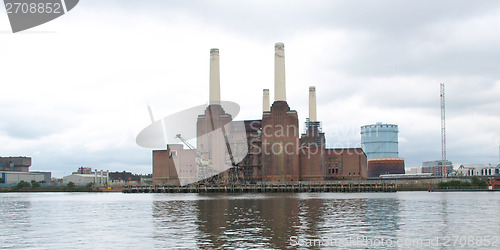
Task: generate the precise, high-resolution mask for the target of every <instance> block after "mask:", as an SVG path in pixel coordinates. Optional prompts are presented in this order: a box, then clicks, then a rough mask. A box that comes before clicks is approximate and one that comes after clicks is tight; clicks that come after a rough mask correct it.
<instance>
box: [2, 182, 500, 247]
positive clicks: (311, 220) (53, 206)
mask: <svg viewBox="0 0 500 250" xmlns="http://www.w3.org/2000/svg"><path fill="white" fill-rule="evenodd" d="M499 235H500V192H475V193H438V192H433V193H428V192H397V193H301V194H293V193H286V194H283V193H280V194H122V193H0V248H15V249H20V248H29V249H68V248H79V249H90V248H92V249H93V248H97V249H101V248H106V249H151V248H160V249H166V248H182V249H186V248H189V249H193V248H229V249H230V248H244V249H246V248H259V249H261V248H280V249H282V248H291V249H294V248H325V249H326V248H336V249H353V248H356V249H375V248H385V249H429V248H439V249H457V248H461V249H500V238H499V237H500V236H499Z"/></svg>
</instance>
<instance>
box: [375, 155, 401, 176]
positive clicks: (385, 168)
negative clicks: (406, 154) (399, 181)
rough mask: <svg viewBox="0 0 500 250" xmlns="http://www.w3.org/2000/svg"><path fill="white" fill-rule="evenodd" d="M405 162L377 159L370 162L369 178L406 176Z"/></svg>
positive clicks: (393, 159)
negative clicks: (390, 175) (391, 175)
mask: <svg viewBox="0 0 500 250" xmlns="http://www.w3.org/2000/svg"><path fill="white" fill-rule="evenodd" d="M404 173H405V160H404V159H401V158H389V157H387V158H376V159H369V160H368V177H379V176H380V175H386V174H404Z"/></svg>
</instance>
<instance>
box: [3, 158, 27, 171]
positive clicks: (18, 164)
mask: <svg viewBox="0 0 500 250" xmlns="http://www.w3.org/2000/svg"><path fill="white" fill-rule="evenodd" d="M30 166H31V157H26V156H18V157H0V171H12V172H29V168H30Z"/></svg>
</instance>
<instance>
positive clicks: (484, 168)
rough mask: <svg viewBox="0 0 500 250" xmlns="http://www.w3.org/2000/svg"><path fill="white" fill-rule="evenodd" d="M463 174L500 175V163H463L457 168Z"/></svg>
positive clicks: (459, 173)
mask: <svg viewBox="0 0 500 250" xmlns="http://www.w3.org/2000/svg"><path fill="white" fill-rule="evenodd" d="M457 172H458V175H461V176H495V175H497V176H498V175H500V164H498V165H491V164H462V165H460V167H458V169H457Z"/></svg>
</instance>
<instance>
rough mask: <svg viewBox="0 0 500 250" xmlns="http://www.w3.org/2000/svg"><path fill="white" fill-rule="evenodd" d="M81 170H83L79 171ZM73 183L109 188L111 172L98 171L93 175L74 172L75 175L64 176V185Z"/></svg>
mask: <svg viewBox="0 0 500 250" xmlns="http://www.w3.org/2000/svg"><path fill="white" fill-rule="evenodd" d="M79 170H81V168H80V169H79ZM70 182H73V183H75V185H82V186H83V185H87V184H89V183H93V184H94V185H95V186H107V185H108V183H109V170H106V171H104V170H100V171H97V169H96V170H95V171H94V172H91V173H79V172H78V171H77V172H73V174H71V175H68V176H64V177H63V183H66V184H67V183H70Z"/></svg>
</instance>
